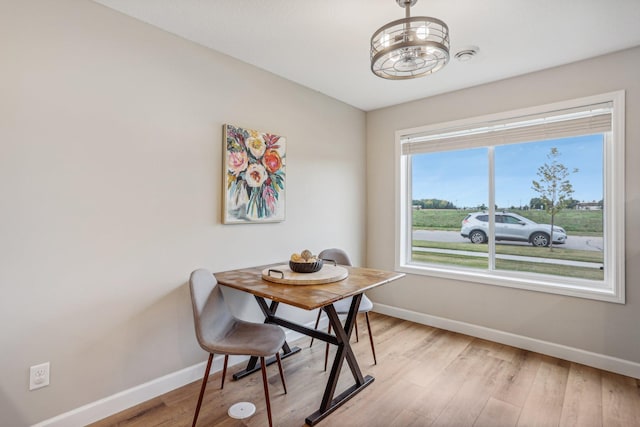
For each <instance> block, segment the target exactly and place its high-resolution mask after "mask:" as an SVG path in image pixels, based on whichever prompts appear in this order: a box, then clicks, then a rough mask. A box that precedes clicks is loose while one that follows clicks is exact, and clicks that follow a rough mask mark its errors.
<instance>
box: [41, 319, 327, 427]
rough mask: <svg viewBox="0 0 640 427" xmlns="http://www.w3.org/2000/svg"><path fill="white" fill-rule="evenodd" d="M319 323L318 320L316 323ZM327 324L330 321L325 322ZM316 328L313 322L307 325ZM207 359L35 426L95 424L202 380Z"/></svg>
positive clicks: (216, 364)
mask: <svg viewBox="0 0 640 427" xmlns="http://www.w3.org/2000/svg"><path fill="white" fill-rule="evenodd" d="M314 323H315V322H314ZM321 325H324V326H323V327H326V320H325V319H323V321H322V322H321ZM307 326H310V327H313V325H307ZM286 332H287V341H288V342H294V341H296V340H297V339H299V338H302V337H303V336H304V335H302V334H300V333H298V332H294V331H289V330H287V331H286ZM223 360H224V357H223V356H215V357H214V358H213V364H212V365H211V374H213V373H215V372H218V371H221V370H222V363H223ZM246 360H248V357H245V356H231V357H229V366H233V365H236V364H238V363H242V362H244V361H246ZM205 365H206V362H201V363H197V364H195V365H193V366H189V367H187V368H184V369H181V370H179V371H177V372H172V373H170V374H167V375H165V376H162V377H160V378H156V379H154V380H151V381H149V382H146V383H144V384H140V385H138V386H135V387H132V388H130V389H128V390H124V391H121V392H119V393H116V394H113V395H111V396H107V397H105V398H104V399H100V400H96V401H95V402H91V403H88V404H86V405H84V406H81V407H79V408H76V409H73V410H71V411H69V412H65V413H63V414H60V415H57V416H55V417H53V418H49V419H47V420H44V421H41V422H39V423H37V424H34V425H33V426H32V427H82V426H86V425H87V424H91V423H94V422H96V421H99V420H101V419H103V418H106V417H108V416H111V415H113V414H116V413H118V412H120V411H124V410H125V409H127V408H131V407H132V406H135V405H138V404H140V403H142V402H145V401H147V400H149V399H153V398H154V397H157V396H160V395H161V394H164V393H167V392H170V391H171V390H175V389H177V388H179V387H182V386H184V385H187V384H189V383H192V382H194V381H198V380H201V379H202V375H203V373H204V370H205V367H206V366H205Z"/></svg>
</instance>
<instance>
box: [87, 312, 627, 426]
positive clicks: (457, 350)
mask: <svg viewBox="0 0 640 427" xmlns="http://www.w3.org/2000/svg"><path fill="white" fill-rule="evenodd" d="M370 315H371V326H372V328H373V334H374V339H375V343H376V353H377V356H378V365H373V358H372V355H371V348H370V347H369V342H368V337H367V336H366V328H360V342H358V343H354V344H353V347H354V350H355V352H356V356H357V358H358V361H359V363H360V365H361V368H362V371H363V373H364V374H371V375H373V376H374V377H375V378H376V379H375V381H374V382H373V384H372V385H371V386H369V387H368V388H367V389H365V390H364V391H363V392H362V393H360V394H358V395H357V396H355V397H354V398H353V399H351V400H350V401H349V402H348V403H346V404H345V405H344V406H342V407H341V408H340V409H338V410H337V411H336V412H334V413H333V414H332V415H330V416H329V417H328V418H326V419H325V420H323V421H321V422H320V423H319V424H318V425H319V426H322V427H332V426H373V427H377V426H380V427H388V426H401V427H405V426H406V427H424V426H452V427H465V426H475V427H481V426H487V427H502V426H505V427H507V426H525V427H530V426H577V427H589V426H604V427H609V426H620V427H633V426H640V380H638V379H634V378H629V377H625V376H622V375H617V374H613V373H610V372H605V371H601V370H598V369H594V368H590V367H587V366H583V365H579V364H576V363H572V362H567V361H565V360H560V359H556V358H553V357H549V356H544V355H541V354H537V353H532V352H529V351H525V350H519V349H516V348H513V347H509V346H505V345H501V344H496V343H493V342H489V341H484V340H481V339H477V338H473V337H469V336H466V335H461V334H456V333H453V332H448V331H444V330H440V329H435V328H431V327H428V326H424V325H419V324H416V323H412V322H408V321H404V320H400V319H396V318H393V317H388V316H384V315H381V314H377V313H371V314H370ZM363 320H364V318H362V319H361V320H360V321H361V322H362V324H364V322H363ZM194 339H195V338H194ZM353 339H354V340H355V338H353ZM309 341H310V340H309V339H307V338H304V339H301V340H300V341H298V342H297V343H296V344H297V345H299V346H300V347H302V349H303V351H302V352H300V353H298V354H297V355H295V356H292V357H290V358H287V359H285V360H283V366H284V371H285V376H286V379H287V388H288V394H286V395H285V394H283V390H282V384H281V383H280V378H279V375H278V369H277V367H276V366H275V365H272V366H270V367H269V368H268V376H269V387H270V389H269V390H270V395H271V408H272V411H273V417H274V425H276V426H285V427H287V426H303V425H304V420H305V418H306V417H307V416H308V415H309V414H311V413H312V412H314V411H315V410H316V409H317V406H318V405H319V402H320V399H321V396H322V392H323V390H324V386H325V384H326V381H327V377H328V373H325V372H323V361H324V343H320V342H317V341H316V342H315V343H314V345H313V347H312V348H308V345H309ZM203 357H204V356H203ZM329 357H330V358H332V357H333V354H330V356H329ZM240 368H241V366H236V367H230V369H229V372H228V373H227V375H228V377H227V381H226V382H225V388H224V390H220V373H219V372H218V373H215V374H213V375H212V376H211V377H210V379H209V384H208V387H207V392H206V394H205V398H204V402H203V405H202V410H201V412H200V417H199V419H198V426H201V427H204V426H229V427H238V426H265V425H267V415H266V409H265V403H264V394H263V390H262V382H261V378H260V375H259V374H254V375H251V376H250V377H248V378H244V379H241V380H239V381H233V380H232V379H231V373H233V372H235V371H237V370H239V369H240ZM341 378H342V379H344V378H347V379H349V380H350V379H351V373H350V372H349V371H348V368H347V367H346V363H345V368H344V370H343V373H342V376H341ZM342 385H343V386H344V384H342ZM343 388H344V387H343ZM199 389H200V382H199V381H198V382H195V383H192V384H189V385H186V386H184V387H181V388H179V389H177V390H174V391H172V392H169V393H167V394H164V395H162V396H159V397H157V398H155V399H152V400H150V401H148V402H145V403H142V404H140V405H138V406H135V407H133V408H130V409H127V410H125V411H123V412H121V413H118V414H115V415H113V416H111V417H109V418H106V419H104V420H101V421H99V422H97V423H94V424H92V427H107V426H126V427H134V426H164V427H174V426H175V427H177V426H180V427H182V426H190V425H191V420H192V417H193V410H194V408H195V404H196V400H197V397H198V392H199ZM340 391H341V390H340V385H339V387H338V391H337V393H336V394H338V393H339V392H340ZM239 401H250V402H253V403H254V404H255V405H256V407H257V411H256V414H255V415H253V416H252V417H251V418H248V419H245V420H234V419H232V418H230V417H229V416H228V415H227V410H228V408H229V406H231V405H232V404H233V403H235V402H239Z"/></svg>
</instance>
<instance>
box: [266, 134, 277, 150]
mask: <svg viewBox="0 0 640 427" xmlns="http://www.w3.org/2000/svg"><path fill="white" fill-rule="evenodd" d="M263 138H264V142H265V143H266V144H267V147H269V148H278V146H277V145H276V144H277V142H278V141H279V140H280V137H279V136H278V135H271V134H270V133H265V134H264V135H263Z"/></svg>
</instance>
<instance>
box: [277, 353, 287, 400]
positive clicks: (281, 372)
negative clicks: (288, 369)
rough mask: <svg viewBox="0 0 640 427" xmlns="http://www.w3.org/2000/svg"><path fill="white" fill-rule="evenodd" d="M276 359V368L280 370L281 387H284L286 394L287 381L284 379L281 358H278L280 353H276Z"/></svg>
mask: <svg viewBox="0 0 640 427" xmlns="http://www.w3.org/2000/svg"><path fill="white" fill-rule="evenodd" d="M276 360H277V361H278V370H279V371H280V379H281V380H282V387H283V388H284V394H287V383H285V381H284V371H283V370H282V359H280V353H279V352H278V353H276Z"/></svg>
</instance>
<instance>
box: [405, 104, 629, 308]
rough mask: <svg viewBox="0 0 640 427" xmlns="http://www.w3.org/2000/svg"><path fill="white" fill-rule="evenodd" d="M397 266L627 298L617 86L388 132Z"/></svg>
mask: <svg viewBox="0 0 640 427" xmlns="http://www.w3.org/2000/svg"><path fill="white" fill-rule="evenodd" d="M396 159H397V162H398V166H399V167H398V169H397V170H398V173H399V176H398V178H399V179H398V190H397V191H398V196H399V197H398V200H399V203H398V207H397V236H396V242H397V243H396V268H397V269H398V270H401V271H405V272H408V273H414V274H424V275H432V276H439V277H448V278H455V279H461V280H465V281H475V282H479V283H486V284H493V285H500V286H511V287H516V288H523V289H530V290H536V291H544V292H551V293H559V294H565V295H572V296H579V297H585V298H592V299H600V300H606V301H612V302H619V303H624V269H625V267H624V259H625V256H624V92H615V93H609V94H603V95H597V96H592V97H588V98H582V99H577V100H572V101H567V102H562V103H556V104H551V105H545V106H541V107H536V108H532V109H526V110H519V111H512V112H508V113H503V114H497V115H492V116H485V117H480V118H475V119H470V120H463V121H457V122H451V123H444V124H439V125H435V126H426V127H422V128H415V129H407V130H402V131H398V132H396Z"/></svg>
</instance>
